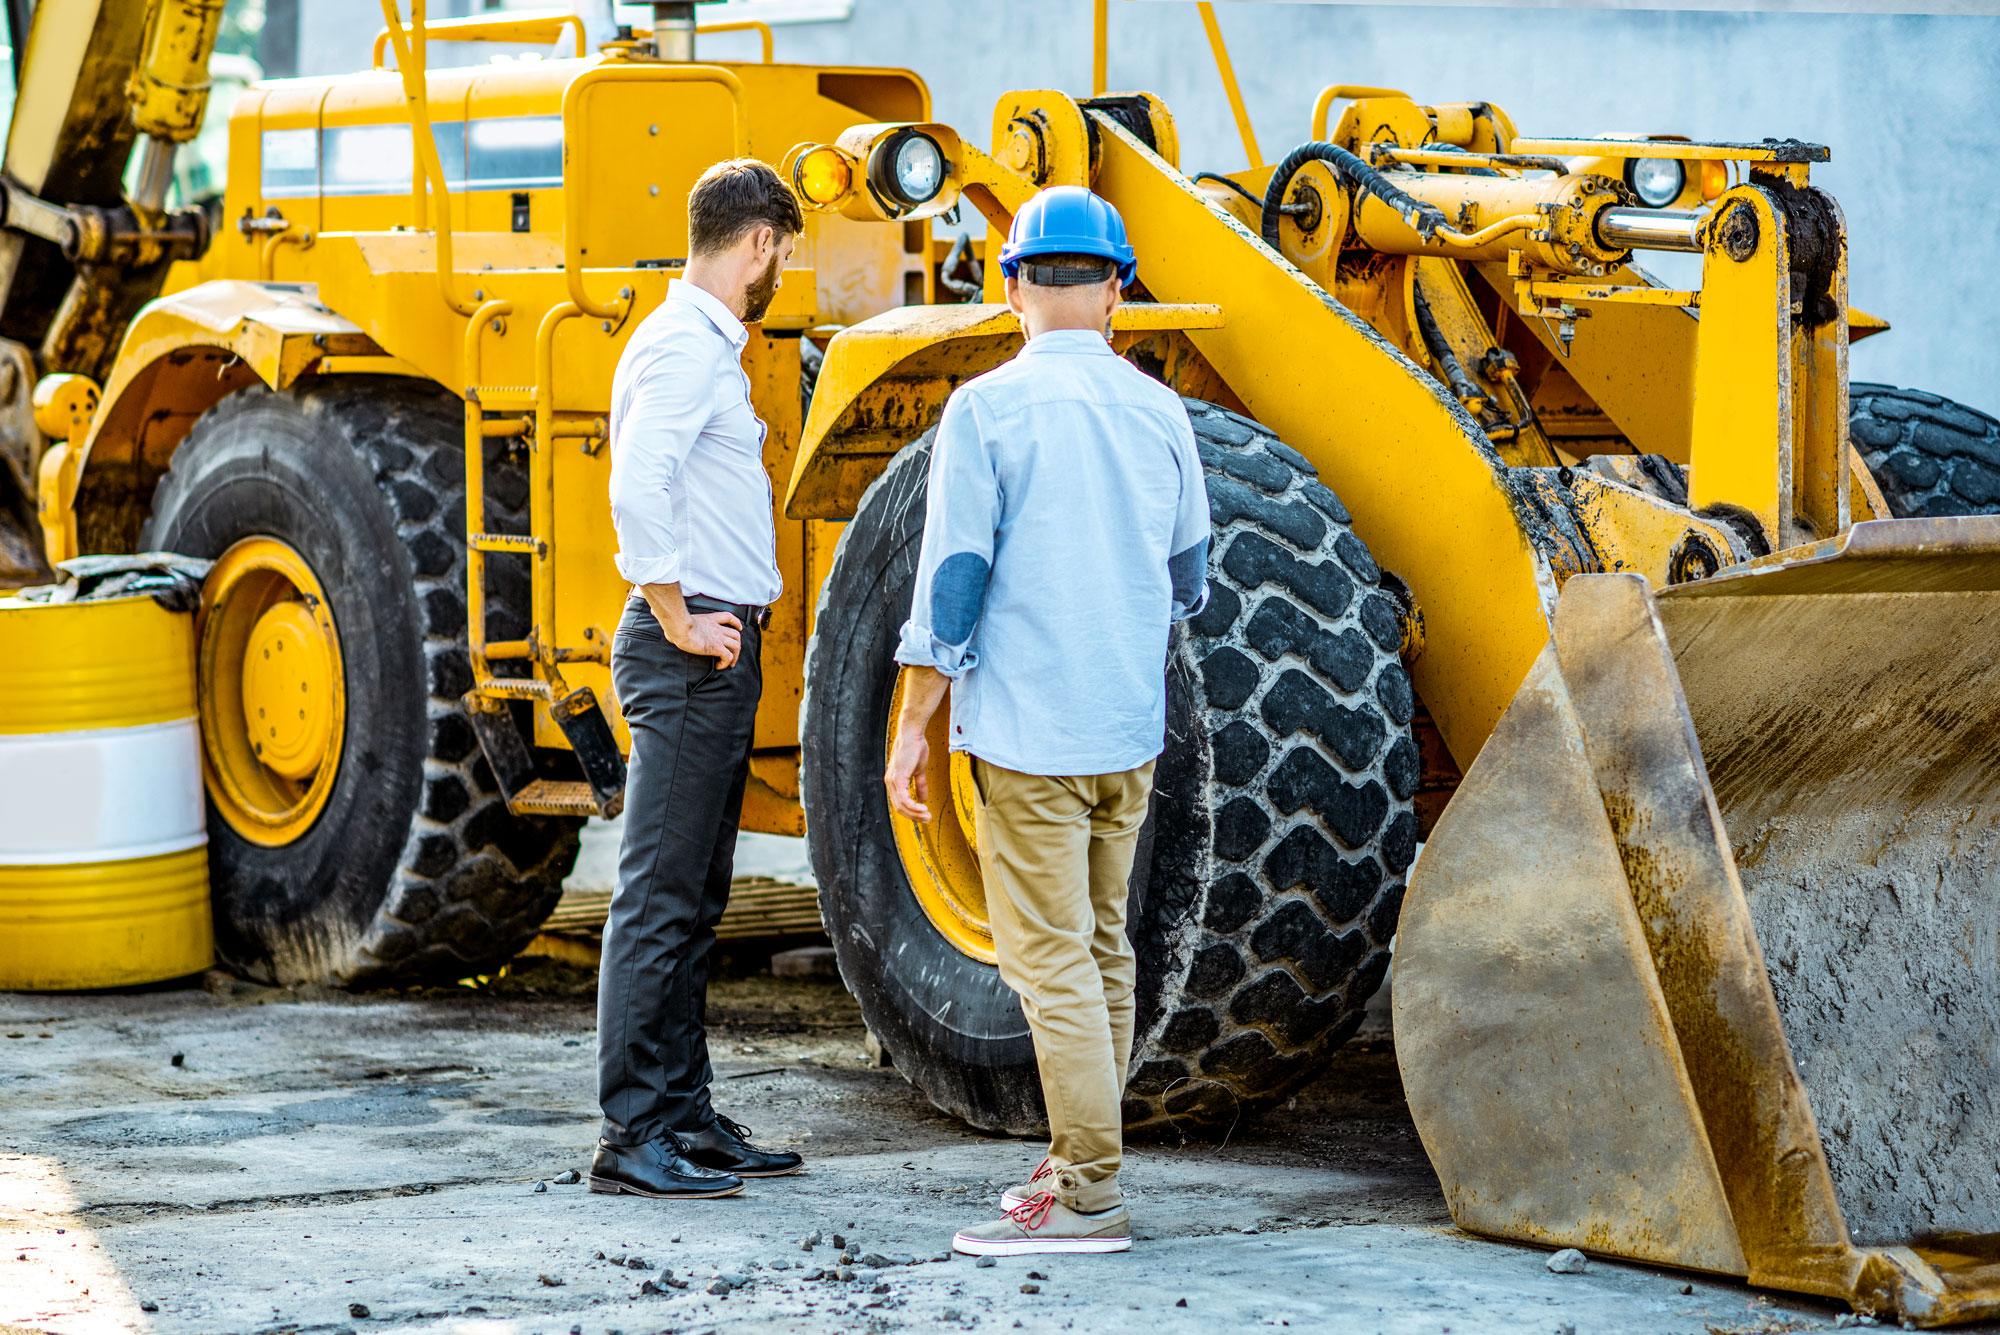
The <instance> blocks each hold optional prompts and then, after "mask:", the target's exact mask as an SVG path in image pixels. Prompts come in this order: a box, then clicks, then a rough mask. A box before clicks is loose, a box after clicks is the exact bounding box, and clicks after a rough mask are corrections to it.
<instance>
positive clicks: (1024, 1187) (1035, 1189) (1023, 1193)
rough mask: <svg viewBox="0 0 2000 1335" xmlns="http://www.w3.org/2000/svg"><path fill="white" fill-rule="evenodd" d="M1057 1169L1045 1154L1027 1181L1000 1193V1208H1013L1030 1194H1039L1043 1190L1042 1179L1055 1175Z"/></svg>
mask: <svg viewBox="0 0 2000 1335" xmlns="http://www.w3.org/2000/svg"><path fill="white" fill-rule="evenodd" d="M1055 1171H1056V1166H1055V1165H1054V1164H1052V1163H1050V1162H1049V1161H1048V1158H1047V1156H1044V1157H1043V1159H1042V1161H1041V1163H1040V1164H1039V1165H1037V1166H1036V1168H1035V1171H1034V1172H1032V1173H1030V1174H1029V1175H1028V1180H1027V1181H1026V1182H1023V1183H1022V1184H1021V1185H1020V1186H1018V1187H1009V1188H1007V1190H1005V1191H1003V1192H1001V1193H1000V1208H1001V1209H1002V1210H1011V1209H1013V1208H1014V1207H1015V1206H1017V1205H1019V1204H1020V1203H1021V1202H1022V1201H1025V1200H1027V1199H1028V1198H1029V1197H1030V1196H1034V1195H1037V1194H1039V1193H1040V1191H1041V1190H1042V1188H1041V1185H1040V1184H1041V1182H1042V1179H1044V1178H1048V1177H1053V1176H1055Z"/></svg>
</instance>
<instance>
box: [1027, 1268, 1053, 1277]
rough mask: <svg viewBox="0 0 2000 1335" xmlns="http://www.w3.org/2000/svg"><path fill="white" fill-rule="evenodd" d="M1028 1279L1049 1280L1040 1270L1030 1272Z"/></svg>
mask: <svg viewBox="0 0 2000 1335" xmlns="http://www.w3.org/2000/svg"><path fill="white" fill-rule="evenodd" d="M1028 1278H1029V1279H1047V1278H1048V1276H1047V1275H1044V1274H1043V1273H1042V1272H1041V1271H1039V1270H1030V1271H1029V1272H1028Z"/></svg>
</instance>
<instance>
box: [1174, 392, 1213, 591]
mask: <svg viewBox="0 0 2000 1335" xmlns="http://www.w3.org/2000/svg"><path fill="white" fill-rule="evenodd" d="M1174 462H1175V464H1176V465H1178V467H1179V469H1180V475H1181V503H1180V509H1179V510H1178V511H1177V512H1176V513H1175V515H1174V536H1173V541H1172V542H1171V543H1169V544H1168V550H1169V551H1170V552H1172V553H1173V555H1171V556H1169V557H1168V558H1167V574H1168V576H1169V578H1170V579H1171V580H1172V582H1173V589H1174V599H1173V604H1174V605H1173V619H1174V620H1175V621H1184V620H1186V619H1187V618H1188V617H1191V616H1195V615H1197V614H1198V613H1199V612H1200V611H1201V609H1202V608H1204V607H1206V606H1208V532H1209V527H1208V481H1207V479H1206V477H1205V476H1204V475H1203V473H1202V468H1201V452H1200V451H1199V450H1198V449H1197V448H1196V447H1195V443H1194V426H1193V424H1191V423H1190V422H1189V421H1188V420H1187V413H1186V412H1185V411H1183V412H1182V413H1181V415H1180V425H1179V430H1178V432H1177V434H1176V439H1175V441H1174Z"/></svg>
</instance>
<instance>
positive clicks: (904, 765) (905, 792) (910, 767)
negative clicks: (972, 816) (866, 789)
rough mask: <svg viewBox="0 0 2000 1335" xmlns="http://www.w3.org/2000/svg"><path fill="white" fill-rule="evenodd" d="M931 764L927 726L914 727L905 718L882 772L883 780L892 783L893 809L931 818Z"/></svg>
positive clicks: (891, 805)
mask: <svg viewBox="0 0 2000 1335" xmlns="http://www.w3.org/2000/svg"><path fill="white" fill-rule="evenodd" d="M930 763H931V744H930V742H928V741H927V740H925V738H924V727H923V725H922V724H918V725H917V726H916V727H911V726H910V724H909V721H908V720H907V719H905V720H904V721H903V722H902V723H900V724H898V725H897V727H896V744H895V746H894V747H892V748H890V751H889V768H888V769H887V770H886V771H885V772H884V773H883V775H882V782H883V783H885V784H887V785H889V809H890V810H891V811H893V812H895V813H896V814H897V815H899V816H908V817H909V818H910V819H911V820H922V821H927V820H929V819H930V818H931V809H930V808H929V807H927V806H925V805H924V803H926V802H928V801H930V797H931V783H930V774H929V770H930ZM913 790H914V795H913Z"/></svg>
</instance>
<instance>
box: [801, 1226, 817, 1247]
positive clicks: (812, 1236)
mask: <svg viewBox="0 0 2000 1335" xmlns="http://www.w3.org/2000/svg"><path fill="white" fill-rule="evenodd" d="M817 1246H819V1230H818V1229H814V1230H813V1231H812V1232H810V1233H808V1234H806V1235H805V1236H804V1237H803V1238H800V1239H799V1250H800V1251H802V1252H809V1251H811V1250H812V1249H813V1248H815V1247H817Z"/></svg>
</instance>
